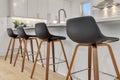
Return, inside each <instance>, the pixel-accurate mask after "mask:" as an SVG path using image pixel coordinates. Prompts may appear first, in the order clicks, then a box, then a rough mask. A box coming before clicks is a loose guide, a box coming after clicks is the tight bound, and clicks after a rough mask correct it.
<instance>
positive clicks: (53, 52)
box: [52, 41, 56, 72]
mask: <svg viewBox="0 0 120 80" xmlns="http://www.w3.org/2000/svg"><path fill="white" fill-rule="evenodd" d="M52 57H53V72H56V71H55V50H54V41H52Z"/></svg>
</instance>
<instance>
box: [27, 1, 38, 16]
mask: <svg viewBox="0 0 120 80" xmlns="http://www.w3.org/2000/svg"><path fill="white" fill-rule="evenodd" d="M38 1H39V0H28V6H27V7H28V12H27V13H28V17H30V18H38V5H39V4H38Z"/></svg>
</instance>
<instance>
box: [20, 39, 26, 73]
mask: <svg viewBox="0 0 120 80" xmlns="http://www.w3.org/2000/svg"><path fill="white" fill-rule="evenodd" d="M26 53H27V40H24V53H23V61H22V68H21V72H23V70H24V64H25V56H26Z"/></svg>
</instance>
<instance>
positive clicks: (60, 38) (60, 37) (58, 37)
mask: <svg viewBox="0 0 120 80" xmlns="http://www.w3.org/2000/svg"><path fill="white" fill-rule="evenodd" d="M65 39H66V38H65V37H64V36H55V35H51V36H50V37H49V38H47V40H49V41H53V40H65Z"/></svg>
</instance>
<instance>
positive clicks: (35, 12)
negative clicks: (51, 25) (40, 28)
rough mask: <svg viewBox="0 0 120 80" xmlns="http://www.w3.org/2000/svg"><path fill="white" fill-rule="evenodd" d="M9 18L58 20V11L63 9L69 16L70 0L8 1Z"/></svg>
mask: <svg viewBox="0 0 120 80" xmlns="http://www.w3.org/2000/svg"><path fill="white" fill-rule="evenodd" d="M9 1H10V7H9V9H10V11H9V16H11V17H29V18H39V19H47V20H48V19H49V20H52V21H53V20H57V19H58V10H60V9H65V11H66V13H67V17H69V16H70V7H71V5H70V4H71V1H70V0H9Z"/></svg>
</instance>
